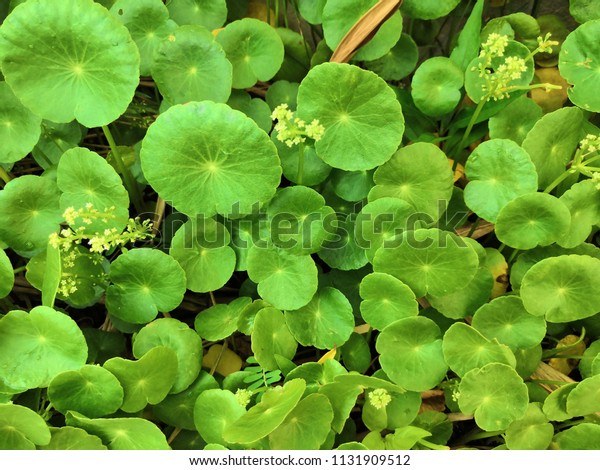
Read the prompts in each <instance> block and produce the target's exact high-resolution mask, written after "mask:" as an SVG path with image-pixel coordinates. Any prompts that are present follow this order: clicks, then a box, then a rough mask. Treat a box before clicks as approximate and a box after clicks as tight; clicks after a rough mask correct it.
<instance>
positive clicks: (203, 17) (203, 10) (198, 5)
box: [167, 0, 227, 30]
mask: <svg viewBox="0 0 600 470" xmlns="http://www.w3.org/2000/svg"><path fill="white" fill-rule="evenodd" d="M167 8H168V9H169V13H170V15H171V18H172V19H173V20H174V21H175V22H176V23H177V24H199V25H201V26H204V27H205V28H206V29H211V30H212V29H216V28H220V27H221V26H223V24H224V23H225V20H226V19H227V2H226V1H225V0H169V1H168V2H167Z"/></svg>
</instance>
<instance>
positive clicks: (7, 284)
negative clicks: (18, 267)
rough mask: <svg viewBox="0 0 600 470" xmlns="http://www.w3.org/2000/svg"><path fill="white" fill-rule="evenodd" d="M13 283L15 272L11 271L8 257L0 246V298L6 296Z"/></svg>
mask: <svg viewBox="0 0 600 470" xmlns="http://www.w3.org/2000/svg"><path fill="white" fill-rule="evenodd" d="M14 283H15V273H14V272H13V267H12V264H11V263H10V259H8V256H6V253H5V252H4V250H3V249H2V248H0V299H2V298H4V297H6V296H7V295H8V294H10V291H12V288H13V286H14Z"/></svg>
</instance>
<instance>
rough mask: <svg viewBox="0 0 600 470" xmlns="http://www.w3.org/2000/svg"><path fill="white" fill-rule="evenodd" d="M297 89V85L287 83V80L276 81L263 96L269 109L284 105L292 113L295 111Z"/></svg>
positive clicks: (298, 85)
mask: <svg viewBox="0 0 600 470" xmlns="http://www.w3.org/2000/svg"><path fill="white" fill-rule="evenodd" d="M299 87H300V84H299V83H296V82H288V81H287V80H277V81H276V82H273V83H272V84H271V86H270V87H269V89H268V90H267V94H266V96H265V100H266V101H267V103H268V105H269V108H271V110H273V109H275V108H276V107H277V106H279V105H280V104H283V103H285V104H287V105H288V107H289V108H290V109H291V110H292V111H295V110H296V105H297V96H298V88H299ZM269 130H270V129H269Z"/></svg>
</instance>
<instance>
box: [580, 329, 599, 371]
mask: <svg viewBox="0 0 600 470" xmlns="http://www.w3.org/2000/svg"><path fill="white" fill-rule="evenodd" d="M598 357H600V339H597V340H596V341H593V342H592V343H590V345H589V346H588V347H587V348H586V350H585V352H584V353H583V357H582V358H581V359H580V361H579V365H578V369H579V372H580V373H581V376H582V377H583V378H584V379H586V378H588V377H591V376H592V375H596V374H594V372H595V370H594V367H593V366H594V363H595V362H596V358H598Z"/></svg>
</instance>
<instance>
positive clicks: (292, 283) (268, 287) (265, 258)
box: [248, 245, 317, 310]
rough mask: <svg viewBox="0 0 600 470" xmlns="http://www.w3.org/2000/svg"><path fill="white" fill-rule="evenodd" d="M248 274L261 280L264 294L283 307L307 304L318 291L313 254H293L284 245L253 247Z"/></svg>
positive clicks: (287, 308)
mask: <svg viewBox="0 0 600 470" xmlns="http://www.w3.org/2000/svg"><path fill="white" fill-rule="evenodd" d="M248 276H250V279H252V280H253V281H254V282H257V283H258V293H259V294H260V296H261V297H262V298H263V299H265V300H266V301H267V302H269V303H271V304H272V305H273V306H274V307H275V308H279V309H285V310H293V309H298V308H300V307H303V306H305V305H306V304H308V303H309V302H310V301H311V299H312V298H313V295H314V294H315V292H316V291H317V267H316V265H315V262H314V261H313V259H312V258H311V257H310V256H309V255H304V256H295V255H291V254H289V253H288V252H287V251H286V250H283V249H281V248H276V247H273V248H260V247H258V246H256V245H255V246H253V247H252V248H250V252H249V254H248Z"/></svg>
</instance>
